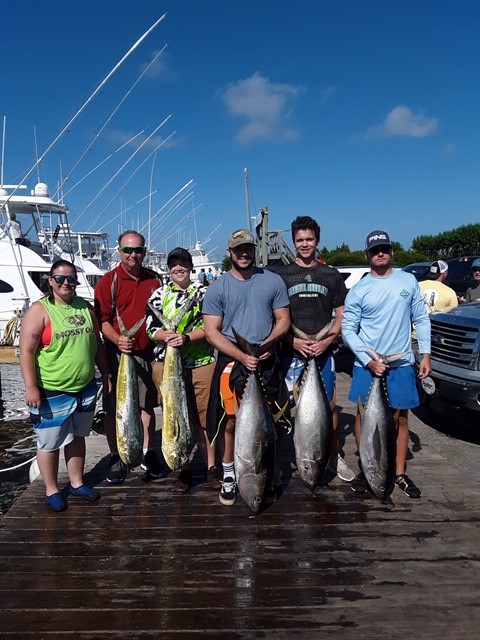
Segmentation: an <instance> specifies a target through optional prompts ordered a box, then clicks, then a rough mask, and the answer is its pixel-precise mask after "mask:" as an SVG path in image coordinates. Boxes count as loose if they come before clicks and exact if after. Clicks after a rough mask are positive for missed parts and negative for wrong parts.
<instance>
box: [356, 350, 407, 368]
mask: <svg viewBox="0 0 480 640" xmlns="http://www.w3.org/2000/svg"><path fill="white" fill-rule="evenodd" d="M365 351H366V352H367V353H368V354H369V355H371V356H372V360H376V361H377V362H384V363H385V364H388V363H390V362H395V360H400V359H401V358H403V357H404V356H406V355H407V354H409V353H411V351H402V352H401V353H393V354H392V355H390V356H386V355H384V354H382V353H378V352H377V351H375V349H370V347H365Z"/></svg>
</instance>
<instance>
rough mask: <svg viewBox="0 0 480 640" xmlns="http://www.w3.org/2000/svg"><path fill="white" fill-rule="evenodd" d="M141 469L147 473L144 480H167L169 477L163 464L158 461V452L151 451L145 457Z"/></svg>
mask: <svg viewBox="0 0 480 640" xmlns="http://www.w3.org/2000/svg"><path fill="white" fill-rule="evenodd" d="M140 466H141V468H142V469H143V470H144V471H145V474H144V475H143V477H142V480H144V481H146V480H155V479H157V478H165V476H166V475H167V474H166V472H165V469H164V468H163V466H162V463H161V462H160V460H159V459H158V456H157V452H156V451H154V450H153V449H149V450H148V451H147V453H146V454H145V455H144V456H143V460H142V463H141V465H140Z"/></svg>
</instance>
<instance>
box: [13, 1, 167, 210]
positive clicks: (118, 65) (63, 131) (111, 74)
mask: <svg viewBox="0 0 480 640" xmlns="http://www.w3.org/2000/svg"><path fill="white" fill-rule="evenodd" d="M166 15H167V14H166V13H164V14H163V16H161V17H160V18H159V19H158V20H156V21H155V22H154V23H153V24H152V26H151V27H150V28H149V29H147V30H146V31H145V33H144V34H143V35H142V36H140V38H139V39H138V40H137V41H136V42H135V44H134V45H133V46H131V47H130V49H129V50H128V51H127V53H126V54H125V55H124V56H123V57H122V58H121V59H120V60H119V61H118V62H117V64H116V65H115V66H114V67H113V69H112V70H111V71H110V72H109V73H107V75H106V76H105V78H104V79H103V80H102V81H101V82H100V83H99V85H98V86H97V88H96V89H95V90H94V91H93V93H91V94H90V96H89V97H88V98H87V99H86V100H85V102H84V103H83V104H82V106H81V107H80V109H78V111H77V112H76V113H75V114H74V115H73V116H72V117H71V118H70V120H69V121H68V122H67V124H66V125H65V126H64V127H63V129H62V130H61V131H60V133H59V134H58V135H57V137H56V138H55V139H54V140H53V141H52V142H51V143H50V144H49V145H48V147H47V148H46V149H45V151H44V152H43V153H42V155H41V156H40V157H39V158H37V161H36V162H35V164H34V165H33V167H32V168H31V169H29V171H28V172H27V174H26V175H25V177H24V178H23V180H22V181H21V182H20V184H25V183H26V182H27V180H28V178H29V177H30V176H31V175H32V173H33V172H34V171H35V169H36V168H37V166H38V165H39V164H40V163H41V162H43V160H44V158H45V156H46V155H47V154H48V153H49V152H50V151H51V150H52V149H53V147H54V146H55V145H56V144H57V142H58V141H59V140H60V139H61V138H63V136H64V135H65V133H66V132H67V131H68V130H69V129H70V128H71V126H72V124H73V123H74V122H75V120H76V119H77V118H78V117H79V116H80V114H81V113H83V111H85V109H86V108H87V106H88V105H89V104H90V102H92V100H93V99H94V98H95V96H96V95H97V93H99V92H100V91H101V90H102V89H103V87H104V86H105V85H106V84H107V82H108V81H109V80H110V78H111V77H112V76H113V74H114V73H115V72H116V71H117V69H119V68H120V67H121V65H122V64H123V63H124V62H125V60H126V59H127V58H128V57H129V56H130V55H131V54H132V53H133V52H134V51H135V49H136V48H137V47H138V46H139V45H140V44H141V43H142V42H143V41H144V40H145V38H146V37H147V36H149V35H150V33H151V32H152V31H153V30H154V29H155V28H156V27H157V26H158V25H159V24H160V22H162V20H164V19H165V17H166ZM17 190H18V187H17V189H15V190H14V191H12V193H10V195H9V196H8V198H7V201H8V200H9V199H10V198H11V197H12V196H13V195H14V194H15V193H16V191H17ZM4 204H6V202H5V203H4Z"/></svg>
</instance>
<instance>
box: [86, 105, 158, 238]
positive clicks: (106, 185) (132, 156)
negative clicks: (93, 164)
mask: <svg viewBox="0 0 480 640" xmlns="http://www.w3.org/2000/svg"><path fill="white" fill-rule="evenodd" d="M169 118H170V116H167V117H166V118H165V120H164V121H163V122H161V123H160V124H159V125H158V126H157V127H155V129H154V130H153V131H152V133H151V134H150V135H149V136H147V137H146V138H145V140H144V141H143V142H142V143H141V144H140V145H138V147H137V148H136V149H135V151H134V152H133V153H132V155H131V156H130V157H129V158H127V160H125V162H124V163H123V164H122V166H121V167H120V168H119V169H118V171H116V172H115V173H114V174H113V176H112V177H111V178H110V180H107V182H106V183H105V184H104V185H103V187H102V188H101V189H100V191H99V192H98V193H97V194H96V195H95V196H94V197H93V198H92V200H90V202H89V203H88V204H87V206H86V207H85V209H84V210H83V211H82V212H81V213H80V215H79V218H80V217H81V216H83V214H84V213H85V211H87V209H89V208H90V207H91V206H92V204H93V203H94V202H95V201H96V200H97V199H98V198H99V197H100V195H101V194H102V193H103V192H104V191H105V189H106V188H107V187H108V186H109V185H111V184H112V182H113V181H114V180H115V178H117V177H118V175H119V174H120V173H121V172H122V171H123V170H124V169H125V167H126V166H127V165H128V164H129V163H130V162H131V161H132V160H133V158H134V157H135V156H136V155H137V153H138V152H139V151H140V150H141V149H142V148H143V147H144V146H145V145H146V144H147V142H149V140H150V139H151V138H153V136H154V135H155V134H156V133H157V131H158V130H159V129H160V128H161V127H163V125H164V124H165V122H167V120H168V119H169ZM102 213H103V212H102ZM100 215H101V214H100ZM100 215H98V216H97V217H96V218H95V220H94V221H93V222H92V224H91V225H90V227H89V228H88V231H91V229H92V227H93V225H94V224H95V223H96V222H97V220H98V219H99V217H100Z"/></svg>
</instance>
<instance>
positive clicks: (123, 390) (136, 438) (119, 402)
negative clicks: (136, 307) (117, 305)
mask: <svg viewBox="0 0 480 640" xmlns="http://www.w3.org/2000/svg"><path fill="white" fill-rule="evenodd" d="M117 319H118V325H119V327H120V331H121V332H122V334H123V335H124V336H129V337H132V336H133V335H135V333H136V332H137V331H138V329H139V328H140V326H141V324H142V322H143V321H144V320H145V318H141V320H139V321H138V322H137V323H136V324H135V325H134V326H133V327H132V328H131V329H130V330H128V331H127V330H126V329H125V325H124V324H123V322H122V319H121V318H120V316H119V315H118V311H117ZM116 393H117V395H116V414H115V428H116V434H117V448H118V454H119V456H120V458H121V460H122V462H124V463H125V464H126V465H129V464H133V463H134V462H135V460H136V459H137V458H138V456H139V455H140V452H141V450H142V444H143V425H142V421H141V418H140V404H139V400H138V378H137V371H136V367H135V360H134V357H133V356H132V355H131V354H130V353H122V354H121V355H120V362H119V364H118V374H117V391H116Z"/></svg>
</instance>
